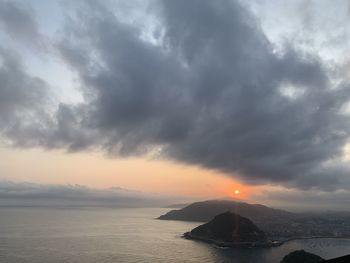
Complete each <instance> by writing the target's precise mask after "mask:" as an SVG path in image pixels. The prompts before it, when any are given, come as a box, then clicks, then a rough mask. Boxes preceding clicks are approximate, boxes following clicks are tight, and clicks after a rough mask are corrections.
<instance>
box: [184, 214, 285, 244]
mask: <svg viewBox="0 0 350 263" xmlns="http://www.w3.org/2000/svg"><path fill="white" fill-rule="evenodd" d="M184 237H185V238H187V239H193V240H200V241H204V242H207V243H212V244H215V245H217V246H220V247H272V246H277V245H280V244H279V243H278V242H272V241H269V240H268V239H267V238H266V235H265V233H264V232H263V231H262V230H261V229H259V228H258V227H257V226H256V225H254V224H253V222H252V221H250V220H249V219H248V218H245V217H242V216H240V215H238V214H234V213H232V212H225V213H222V214H219V215H217V216H215V217H214V219H212V220H211V221H209V222H208V223H205V224H203V225H200V226H198V227H196V228H194V229H192V230H191V231H190V232H186V233H185V234H184Z"/></svg>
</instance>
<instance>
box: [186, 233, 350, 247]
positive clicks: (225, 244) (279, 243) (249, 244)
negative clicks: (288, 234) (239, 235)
mask: <svg viewBox="0 0 350 263" xmlns="http://www.w3.org/2000/svg"><path fill="white" fill-rule="evenodd" d="M182 237H183V238H185V239H187V240H196V241H201V242H205V243H207V244H214V245H215V246H218V247H222V248H273V247H279V246H282V245H284V244H285V243H288V242H291V241H295V240H304V239H349V240H350V236H342V237H335V236H311V237H293V238H288V239H285V240H279V239H275V240H268V241H265V242H262V241H256V242H249V241H247V242H223V241H218V240H213V239H209V238H205V237H200V236H195V235H193V234H191V232H186V233H184V234H183V235H182Z"/></svg>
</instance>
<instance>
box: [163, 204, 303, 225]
mask: <svg viewBox="0 0 350 263" xmlns="http://www.w3.org/2000/svg"><path fill="white" fill-rule="evenodd" d="M226 211H230V212H233V213H235V214H239V215H241V216H243V217H247V218H249V219H251V220H253V221H256V222H259V221H260V220H264V219H273V218H278V219H279V220H280V219H281V218H291V217H294V216H296V215H297V214H294V213H291V212H287V211H284V210H280V209H274V208H270V207H267V206H264V205H260V204H248V203H244V202H238V201H231V200H208V201H202V202H195V203H192V204H190V205H188V206H186V207H184V208H182V209H178V210H171V211H169V212H168V213H166V214H164V215H161V216H160V217H159V218H158V219H161V220H183V221H195V222H207V221H209V220H211V219H212V218H214V217H215V216H216V215H218V214H221V213H224V212H226Z"/></svg>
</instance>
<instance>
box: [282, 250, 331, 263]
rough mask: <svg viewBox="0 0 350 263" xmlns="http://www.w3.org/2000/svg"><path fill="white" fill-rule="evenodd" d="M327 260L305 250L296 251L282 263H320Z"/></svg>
mask: <svg viewBox="0 0 350 263" xmlns="http://www.w3.org/2000/svg"><path fill="white" fill-rule="evenodd" d="M324 261H325V260H324V259H323V258H321V257H320V256H318V255H315V254H312V253H309V252H306V251H304V250H296V251H293V252H291V253H289V254H288V255H286V256H285V257H284V258H283V259H282V260H281V263H319V262H324Z"/></svg>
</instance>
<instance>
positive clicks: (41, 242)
mask: <svg viewBox="0 0 350 263" xmlns="http://www.w3.org/2000/svg"><path fill="white" fill-rule="evenodd" d="M167 210H168V209H153V208H152V209H150V208H147V209H115V208H80V209H77V208H74V209H51V208H50V209H49V208H0V262H6V263H11V262H28V263H41V262H42V263H51V262H60V263H62V262H69V263H72V262H77V263H90V262H99V263H103V262H105V263H112V262H117V263H123V262H128V263H129V262H132V263H144V262H152V263H156V262H169V263H172V262H191V263H196V262H201V263H205V262H222V263H226V262H233V263H236V262H237V263H238V262H242V263H243V262H244V263H249V262H252V263H254V262H259V263H265V262H266V263H267V262H269V263H274V262H279V261H280V260H281V258H282V257H283V256H284V255H285V254H287V253H289V252H290V251H293V250H296V249H302V248H303V249H305V250H307V251H310V252H313V253H316V254H318V255H320V256H322V257H325V258H331V257H336V256H341V255H344V254H347V253H350V240H344V239H317V240H299V241H293V242H289V243H287V244H284V245H283V246H281V247H277V248H268V249H219V248H215V247H213V246H211V245H208V244H204V243H201V242H196V241H191V240H185V239H183V238H181V235H182V233H184V232H186V231H188V230H190V229H192V228H193V227H195V226H197V225H198V224H197V223H189V222H179V221H161V220H155V219H154V218H155V217H157V216H159V215H160V214H163V213H164V212H166V211H167Z"/></svg>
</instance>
